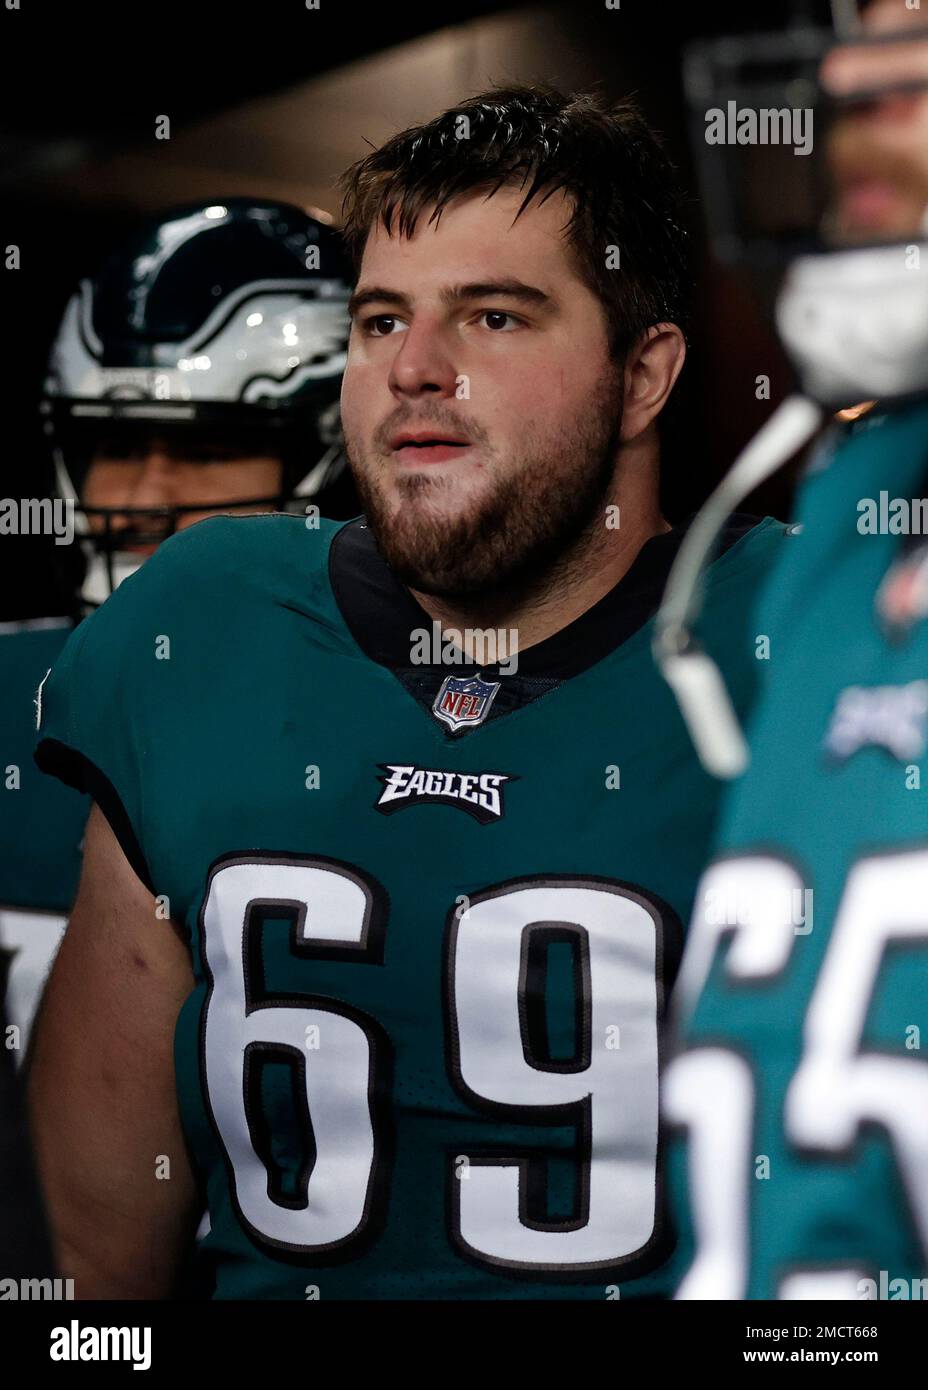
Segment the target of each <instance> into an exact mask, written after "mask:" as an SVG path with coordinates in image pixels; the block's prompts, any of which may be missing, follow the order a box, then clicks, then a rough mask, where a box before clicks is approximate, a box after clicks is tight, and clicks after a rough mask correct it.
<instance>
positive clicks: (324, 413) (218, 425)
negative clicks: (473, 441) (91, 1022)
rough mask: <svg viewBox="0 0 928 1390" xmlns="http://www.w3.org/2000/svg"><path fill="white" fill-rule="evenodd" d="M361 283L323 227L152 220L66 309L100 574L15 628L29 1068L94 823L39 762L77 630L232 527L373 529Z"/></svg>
mask: <svg viewBox="0 0 928 1390" xmlns="http://www.w3.org/2000/svg"><path fill="white" fill-rule="evenodd" d="M347 275H348V266H347V264H346V262H345V260H344V255H343V251H342V248H341V245H340V242H339V239H338V236H337V234H336V233H335V231H334V230H333V229H332V228H331V227H329V226H326V225H325V224H324V223H323V222H321V221H320V220H319V219H318V218H315V217H311V216H309V215H307V214H306V213H305V212H303V211H302V210H301V209H299V208H295V207H291V206H289V205H287V204H284V203H277V202H273V201H268V200H264V199H253V198H233V199H229V200H227V201H226V202H225V203H219V202H217V201H215V200H211V201H208V202H205V203H203V204H199V205H195V206H186V207H184V208H181V209H175V210H172V211H168V212H162V213H159V214H158V215H157V216H155V217H153V218H150V219H147V220H146V221H145V222H143V223H142V224H141V225H140V226H139V227H138V228H137V229H136V230H135V232H133V234H132V235H131V237H129V238H128V239H127V240H126V241H125V242H124V243H123V244H122V245H121V246H120V247H119V248H117V249H116V250H115V251H114V252H112V253H111V254H110V255H109V256H108V257H107V258H106V260H105V261H104V263H103V264H102V265H101V267H100V268H99V270H98V271H97V273H96V274H95V275H94V276H93V278H92V279H90V280H87V281H84V282H83V283H82V284H81V285H80V286H79V288H78V289H77V290H76V292H75V294H74V296H73V298H72V299H71V301H70V303H69V304H68V306H67V309H66V311H65V314H64V316H63V320H62V323H61V327H60V330H59V332H58V334H57V336H56V340H55V343H54V345H53V349H52V353H51V359H50V363H49V370H48V378H47V380H46V383H45V390H44V394H43V410H44V414H45V418H46V422H47V427H48V429H49V432H50V435H51V442H52V445H53V451H54V461H55V470H56V475H57V476H56V481H57V487H58V492H59V494H60V497H61V498H62V499H66V500H69V501H70V502H71V504H72V505H73V506H74V519H75V530H76V532H77V534H78V536H79V538H80V545H81V548H82V551H83V554H84V558H85V562H86V575H85V578H84V582H83V585H82V588H81V592H80V594H79V595H76V594H73V593H69V594H68V595H67V597H66V600H65V601H64V602H63V604H62V608H63V609H65V610H67V611H63V612H62V613H61V614H60V615H59V616H46V615H45V614H43V613H41V612H38V613H27V612H25V611H23V610H22V609H19V610H17V609H15V608H13V609H12V610H10V609H9V607H8V610H7V612H5V613H4V614H3V615H2V617H3V618H4V621H0V730H2V766H3V768H4V770H5V773H4V775H5V778H6V781H7V790H8V792H9V793H10V794H8V795H6V796H4V797H2V798H0V949H2V950H4V951H6V952H8V953H9V958H10V972H9V985H8V992H7V1011H8V1015H9V1018H10V1023H11V1025H12V1027H13V1028H14V1029H15V1035H13V1041H12V1043H11V1044H9V1046H10V1050H11V1051H12V1053H13V1055H14V1057H15V1058H16V1060H17V1061H21V1060H22V1058H23V1057H24V1056H25V1053H26V1050H27V1046H28V1038H29V1031H30V1027H31V1022H32V1017H33V1013H34V1010H35V1007H36V1005H37V1003H38V997H39V993H40V990H41V987H42V984H43V982H44V979H45V976H46V975H47V973H48V969H49V967H50V965H51V961H52V959H53V958H54V953H55V951H56V950H57V947H58V943H59V940H60V937H61V933H62V932H63V930H64V925H65V920H64V914H66V913H67V912H68V910H69V909H70V907H71V905H72V903H73V901H74V894H75V891H76V888H77V881H78V874H79V871H80V863H81V843H82V840H83V834H84V826H85V822H86V819H87V813H88V810H89V805H90V803H89V800H88V798H87V797H86V796H84V795H80V794H78V793H77V792H75V791H73V790H72V789H70V788H68V787H65V786H62V785H60V784H58V783H56V782H54V781H52V780H51V779H50V778H48V777H43V776H42V775H41V774H40V773H39V771H38V769H37V768H36V767H35V764H34V763H33V760H32V745H33V741H34V734H35V709H34V704H33V699H34V695H35V690H36V687H37V686H38V684H39V681H41V679H42V678H43V676H44V675H45V673H46V672H47V671H48V669H49V667H51V666H52V665H53V664H54V663H55V661H56V660H57V658H58V655H59V653H60V652H61V649H62V647H63V646H64V644H65V641H66V640H67V638H68V636H69V634H70V632H71V631H72V629H73V627H74V623H75V621H76V620H79V618H80V616H81V615H82V614H83V613H85V612H87V611H88V610H89V609H92V608H93V607H96V606H97V605H98V604H100V603H101V602H102V601H103V600H104V599H105V598H106V597H107V595H108V594H109V593H110V592H111V591H112V590H113V589H114V588H115V587H116V586H117V585H118V583H119V582H120V581H121V580H122V579H123V578H125V577H126V576H127V575H129V574H131V573H133V572H134V571H135V570H136V569H137V568H138V566H139V565H140V564H141V563H142V562H143V561H144V560H145V558H146V556H148V555H150V554H151V553H152V552H153V551H154V549H155V547H156V545H157V544H158V543H159V542H160V541H162V540H163V539H164V538H165V537H166V536H168V535H170V534H171V533H172V532H173V531H174V530H175V529H183V528H184V527H186V526H189V525H191V524H193V523H194V522H196V521H198V520H199V519H200V518H202V517H204V516H207V515H209V514H210V513H213V512H215V511H222V512H234V511H236V510H240V511H245V512H254V511H270V510H272V509H274V508H275V507H277V508H280V507H285V506H290V507H298V508H299V509H300V510H303V509H304V508H305V507H306V505H307V504H310V505H314V506H319V507H320V509H321V510H322V514H323V515H326V516H333V515H334V516H350V515H353V514H354V511H356V509H357V508H356V501H355V499H354V496H353V489H351V488H350V487H349V486H346V483H347V481H348V478H347V473H346V470H345V461H344V454H343V452H342V450H341V449H340V447H339V446H338V431H337V410H338V391H339V387H340V384H341V373H342V369H343V367H344V361H345V348H346V346H347V336H348V323H347V314H346V304H347V298H348V293H349V285H348V280H347ZM284 325H287V327H288V331H287V332H286V333H284V331H283V326H284ZM297 359H301V361H302V364H303V365H302V366H300V367H298V368H297V369H295V363H296V360H297ZM194 364H195V366H194ZM282 377H283V380H281V378H282ZM8 605H9V598H8ZM7 619H8V620H7ZM14 777H15V779H16V786H15V790H13V789H11V779H12V778H14Z"/></svg>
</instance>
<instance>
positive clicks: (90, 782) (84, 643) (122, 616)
mask: <svg viewBox="0 0 928 1390" xmlns="http://www.w3.org/2000/svg"><path fill="white" fill-rule="evenodd" d="M127 582H128V581H127ZM111 605H112V606H111ZM133 607H134V605H133V604H132V603H131V601H130V596H129V595H128V594H126V595H124V596H123V597H122V598H120V596H119V594H118V593H117V594H114V595H113V597H112V598H111V599H109V600H107V602H106V603H105V604H104V605H103V606H102V607H101V608H99V609H98V610H97V611H96V612H95V613H93V614H92V615H91V616H90V617H89V618H85V619H84V621H83V622H82V623H81V624H80V625H79V626H78V627H77V628H75V630H74V632H73V633H72V634H71V636H70V637H69V639H68V641H67V643H66V644H65V646H64V648H63V650H62V652H61V653H60V655H59V656H58V658H57V660H56V661H55V663H54V665H53V666H52V667H51V669H50V670H49V671H48V672H47V673H46V675H45V677H44V679H43V680H42V682H41V684H40V685H39V688H38V690H37V692H36V696H35V707H36V743H35V748H34V752H33V756H34V759H35V761H36V763H37V764H38V766H39V768H40V769H41V770H42V771H43V772H47V773H50V774H51V775H52V776H55V777H57V778H59V780H60V781H62V782H64V783H65V784H66V785H67V786H69V787H74V788H75V789H76V790H77V791H81V792H86V793H88V794H89V795H90V796H91V797H92V798H93V800H94V801H95V802H96V803H97V805H98V806H99V807H100V809H101V811H102V812H103V814H104V815H105V816H106V819H107V820H108V821H109V823H110V825H111V827H112V829H113V832H114V834H115V835H116V838H117V839H118V840H119V843H120V845H121V846H122V849H123V853H124V854H125V856H126V858H127V859H128V861H129V863H130V864H131V865H132V868H133V869H134V870H135V873H136V874H137V875H138V877H139V879H140V880H141V881H142V882H143V883H144V884H145V886H146V887H148V888H149V889H151V887H152V885H151V876H150V874H149V871H148V864H147V860H146V856H145V850H144V846H143V842H142V836H141V834H140V822H141V814H140V807H141V783H140V775H139V763H140V758H141V757H142V756H143V747H142V746H140V743H139V739H138V731H137V730H136V729H135V728H133V723H132V720H131V719H130V718H129V714H128V709H127V705H128V703H129V699H130V698H131V696H130V691H131V688H132V685H133V677H132V670H131V660H132V656H131V644H130V643H127V640H126V638H127V631H126V627H127V623H128V621H129V620H130V617H131V613H132V610H133Z"/></svg>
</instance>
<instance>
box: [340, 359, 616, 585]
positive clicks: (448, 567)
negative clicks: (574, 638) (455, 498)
mask: <svg viewBox="0 0 928 1390" xmlns="http://www.w3.org/2000/svg"><path fill="white" fill-rule="evenodd" d="M622 385H623V382H622V371H621V369H620V368H619V367H618V366H616V365H615V364H613V365H611V366H610V368H609V369H608V370H607V372H605V373H604V375H603V377H602V378H601V380H600V382H599V383H598V386H597V388H596V389H595V390H594V391H592V392H591V393H590V396H589V398H588V399H587V401H586V402H585V403H584V405H583V407H582V408H581V409H579V410H578V411H577V412H576V414H575V416H574V417H573V418H572V419H570V420H567V421H564V423H563V424H562V426H561V428H560V429H559V430H558V431H557V433H556V434H551V435H548V436H546V437H544V438H541V437H539V436H538V435H537V433H536V432H535V431H533V429H532V427H531V424H527V426H526V430H525V435H524V443H523V444H522V445H521V447H520V449H519V453H518V457H517V458H515V459H513V458H511V459H510V460H509V466H508V467H507V468H506V471H505V473H504V474H503V475H502V476H501V477H499V478H498V480H497V481H496V483H495V486H494V487H493V488H492V490H491V491H490V492H489V493H488V494H487V495H486V496H484V497H482V498H480V499H479V500H471V499H464V500H463V501H462V505H461V509H460V512H459V513H458V514H456V515H447V514H443V513H441V512H439V513H436V512H434V511H432V510H431V509H430V508H429V505H428V498H429V496H430V495H438V494H440V492H441V491H442V490H444V489H445V488H448V487H453V486H454V480H453V479H451V478H448V477H446V476H441V475H437V476H431V475H430V474H429V473H428V472H427V467H428V465H426V466H425V468H424V469H423V472H421V473H419V472H417V473H411V474H409V475H404V474H400V473H397V475H396V480H395V482H396V489H397V492H398V493H399V496H400V499H401V501H400V506H399V507H398V508H397V509H394V507H393V506H392V505H391V501H390V500H389V496H388V495H387V494H385V492H384V489H383V487H382V485H381V483H380V477H379V474H378V473H377V472H375V471H373V470H371V471H365V470H364V469H362V468H359V467H357V462H356V459H355V458H353V457H352V449H351V444H350V441H349V443H348V458H349V463H350V464H351V468H352V472H353V474H354V479H355V483H356V485H357V489H358V493H359V495H360V498H361V504H362V506H363V508H364V512H365V516H366V519H367V524H368V526H369V527H370V529H371V531H372V533H373V536H374V539H375V541H376V542H377V546H378V548H379V550H380V552H381V554H382V555H383V557H384V559H385V560H386V561H387V563H388V564H389V565H390V567H391V569H392V570H393V571H394V573H395V574H396V575H397V577H398V578H399V579H400V580H401V581H402V582H403V583H404V584H406V585H408V586H409V588H411V589H416V590H419V591H420V592H421V593H426V594H434V595H435V596H436V597H440V598H449V599H454V598H465V597H474V596H478V595H484V596H487V597H489V596H490V595H492V594H494V593H500V592H506V591H511V590H516V589H532V588H534V587H536V586H537V585H539V584H541V583H543V581H544V579H545V578H546V577H548V576H550V575H551V573H552V572H553V571H554V570H555V569H556V568H558V566H559V563H560V564H562V563H564V562H565V561H566V560H567V558H568V557H569V556H570V554H571V553H572V552H573V551H574V550H575V549H576V548H577V545H578V542H580V540H581V538H582V537H583V535H584V534H585V533H587V532H588V531H589V530H590V528H591V527H592V526H593V525H594V524H596V523H597V522H598V523H599V524H600V525H601V526H603V527H604V526H605V515H604V500H605V498H606V495H607V493H608V491H609V488H610V485H611V483H612V479H613V475H614V472H615V465H616V454H617V451H618V446H619V435H620V430H621V424H622ZM416 419H417V423H419V424H424V423H428V424H432V423H435V424H436V425H437V426H439V427H440V426H441V424H442V423H444V424H445V425H448V424H449V418H447V417H446V419H445V420H444V421H443V422H442V421H441V420H432V419H430V418H429V417H428V416H426V417H425V419H424V420H423V418H422V416H421V415H417V417H416ZM454 420H455V422H456V425H457V427H458V428H464V429H466V431H467V434H468V438H469V439H470V440H471V441H472V442H473V443H474V444H479V443H481V442H482V439H481V437H480V436H481V432H480V431H479V430H476V429H475V428H474V427H473V425H472V424H471V423H470V422H469V421H467V420H466V418H462V417H461V416H455V417H454ZM392 432H395V426H394V431H392ZM378 433H383V432H382V431H380V432H378ZM484 453H485V455H489V457H490V466H491V467H492V453H491V451H489V450H488V449H487V447H486V444H485V443H484ZM381 457H382V456H381ZM382 466H385V467H386V468H388V469H389V468H391V467H395V468H399V465H395V464H391V463H390V462H387V463H386V464H385V465H382ZM460 466H461V467H462V468H468V467H471V466H472V465H471V464H469V463H467V462H462V463H461V465H460ZM403 499H405V500H406V501H407V502H408V505H407V506H405V507H404V506H403Z"/></svg>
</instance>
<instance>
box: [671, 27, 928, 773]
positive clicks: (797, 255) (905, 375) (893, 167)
mask: <svg viewBox="0 0 928 1390" xmlns="http://www.w3.org/2000/svg"><path fill="white" fill-rule="evenodd" d="M831 7H832V21H833V22H832V26H831V28H830V29H828V30H824V31H820V30H813V29H810V28H809V26H808V25H804V24H799V25H796V26H794V27H793V28H792V29H791V30H789V31H788V32H787V33H786V34H780V35H774V36H771V35H762V36H759V37H758V36H753V37H749V38H744V39H741V38H730V39H723V40H721V41H717V42H715V43H712V44H708V45H705V44H703V45H699V46H698V47H697V48H696V49H694V50H693V51H692V52H691V53H690V54H689V56H688V60H687V64H686V87H687V93H688V98H689V104H690V113H691V118H692V121H693V124H694V134H695V136H696V146H697V151H698V156H697V157H698V160H699V163H700V166H701V170H702V184H703V189H704V192H705V196H706V205H707V210H708V214H709V221H710V226H711V228H712V241H713V246H714V249H715V251H716V254H717V255H718V257H719V258H720V259H721V260H722V261H725V262H728V263H729V264H739V265H742V266H747V267H750V268H751V269H752V270H753V272H754V273H755V274H759V275H760V277H761V281H763V280H764V279H765V278H768V277H769V273H770V272H771V271H774V272H782V270H783V267H784V265H785V266H786V273H785V276H781V275H780V274H778V275H777V277H776V278H777V280H778V293H777V296H776V304H775V317H776V322H777V328H778V331H779V335H780V338H781V341H782V342H783V345H784V347H785V349H786V351H787V353H788V355H789V356H790V358H791V360H792V362H793V365H794V367H795V368H796V373H797V376H798V378H799V388H800V389H799V390H798V391H797V392H796V393H795V394H793V395H791V396H789V397H788V398H787V399H786V400H785V401H784V402H783V403H782V404H781V405H780V406H779V407H778V408H777V410H775V411H774V413H773V415H772V416H771V418H770V420H768V422H767V424H766V425H765V426H764V427H763V429H762V430H761V431H760V432H759V434H757V435H756V436H755V438H754V439H753V440H751V442H750V443H749V444H748V446H747V448H746V449H745V450H744V451H743V453H742V454H741V455H740V457H739V458H738V459H737V460H736V461H735V463H734V465H733V467H732V469H731V471H730V472H729V473H728V474H727V476H726V477H725V478H723V480H722V482H721V483H720V484H719V486H718V487H717V488H716V490H715V492H713V494H712V495H711V497H710V498H709V499H708V501H707V502H706V504H705V506H704V507H703V508H702V510H701V511H700V513H699V514H698V516H697V517H696V519H695V520H694V522H693V524H692V525H691V526H690V528H689V530H688V532H687V535H686V537H685V538H684V541H683V544H682V545H681V546H680V549H679V551H678V552H677V556H676V559H675V562H674V566H673V568H672V570H671V573H670V576H669V579H668V582H667V588H666V591H665V594H664V599H663V602H662V604H661V608H660V610H659V612H658V614H657V617H656V619H655V630H654V642H653V645H654V653H655V657H656V659H657V662H658V664H659V666H660V667H661V670H662V672H663V674H664V676H665V678H666V680H667V682H668V684H669V685H670V686H671V687H672V689H673V690H674V693H675V695H676V696H677V700H678V703H679V705H680V708H681V712H682V714H683V716H684V718H685V720H686V722H687V724H688V726H689V729H690V733H691V735H692V738H693V742H694V743H695V745H696V748H697V751H698V752H699V755H700V757H701V759H702V761H703V763H704V765H705V767H706V768H707V770H709V771H710V772H713V773H715V774H716V775H717V776H720V777H733V776H736V775H738V774H739V773H740V772H741V771H742V770H743V769H744V768H745V766H746V765H747V760H748V750H747V744H746V743H745V740H744V736H743V734H742V732H741V730H740V728H739V727H738V723H737V719H736V717H735V714H734V710H733V707H732V705H731V701H730V699H729V697H728V692H727V690H726V689H725V684H724V681H723V679H722V677H721V674H720V672H719V670H718V668H717V667H716V665H715V663H714V662H713V660H712V658H711V656H710V655H709V654H708V653H707V652H705V651H704V650H703V649H702V648H701V647H700V645H699V643H698V641H697V640H696V639H695V638H694V636H693V627H694V624H695V622H696V620H697V619H698V616H699V611H700V607H701V593H702V576H703V574H704V571H705V567H706V566H707V565H708V563H709V562H710V560H711V558H712V555H713V553H714V550H715V547H716V545H717V541H718V536H719V534H720V532H721V529H722V526H723V525H724V522H725V518H726V517H727V516H728V514H729V513H730V512H732V511H734V510H735V509H736V508H737V507H738V506H739V505H740V503H741V502H742V501H743V499H744V498H745V497H746V496H747V495H748V494H749V493H750V492H752V491H753V490H754V488H756V487H758V486H759V485H760V484H761V483H762V482H764V481H765V480H766V479H767V478H769V477H770V476H771V475H772V474H773V473H775V472H776V471H777V470H778V469H779V468H781V467H782V466H783V464H784V463H786V462H787V461H788V460H789V459H790V458H792V457H793V456H794V455H795V454H796V453H797V452H798V451H799V450H800V449H801V448H803V447H804V446H805V445H806V444H807V443H808V442H809V440H811V439H812V437H813V436H814V435H815V434H816V433H817V431H818V430H819V429H820V427H821V425H822V423H823V421H824V420H825V419H826V417H827V414H828V413H829V412H833V411H835V410H843V411H844V413H845V415H847V416H850V415H851V414H852V411H851V410H850V409H849V408H851V407H856V409H857V410H860V409H861V408H863V406H865V405H866V404H868V403H872V402H873V400H874V399H876V398H880V399H881V400H883V401H893V400H896V401H900V400H905V399H907V398H910V397H916V396H920V395H922V394H923V393H925V392H928V274H926V270H928V175H926V168H928V166H926V164H925V162H924V144H923V143H922V144H921V145H918V140H919V138H920V130H921V127H920V126H918V127H916V126H915V125H914V124H911V123H910V126H909V127H908V128H909V129H910V130H911V132H912V133H913V135H914V141H913V144H912V147H911V148H909V149H908V150H906V149H904V148H902V149H900V147H899V146H898V145H889V146H886V145H885V144H884V136H883V134H882V129H881V125H880V121H877V122H876V123H874V122H873V120H872V117H873V116H874V115H876V116H879V117H880V118H881V120H882V113H883V112H884V111H885V110H886V109H889V110H891V111H896V112H898V111H905V112H910V113H911V111H913V110H915V109H916V108H915V105H914V103H916V102H917V103H919V105H918V108H917V109H918V110H919V111H924V110H925V109H926V108H925V101H926V98H928V23H926V21H925V20H923V19H921V18H920V16H919V15H918V14H917V12H916V11H914V10H905V11H902V12H900V11H899V10H897V9H896V7H894V6H890V5H889V4H887V3H886V0H875V3H874V4H873V5H872V8H871V9H870V11H869V13H868V7H866V6H864V7H861V6H859V5H858V3H857V0H831ZM903 26H904V27H903ZM761 118H763V120H761ZM874 124H875V127H876V132H877V133H876V134H874ZM813 128H817V129H818V135H817V136H815V138H813V137H812V131H813ZM710 130H711V132H712V134H711V136H710V134H709V132H710ZM797 132H798V133H799V134H801V135H802V136H803V137H804V138H803V141H802V144H799V143H797V141H796V140H795V138H791V137H794V136H795V135H796V133H797ZM718 134H721V135H722V138H721V139H716V136H717V135H718ZM714 144H715V145H717V144H722V145H726V146H727V148H725V149H717V148H713V145H714ZM913 151H914V153H913ZM797 155H798V157H797ZM890 181H893V182H894V183H895V185H896V188H897V191H898V192H899V194H900V195H901V194H902V193H903V192H904V195H905V196H904V197H902V196H898V197H887V184H889V183H890ZM900 209H901V215H900V211H899V210H900ZM891 214H892V215H891ZM859 403H863V405H861V404H859Z"/></svg>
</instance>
